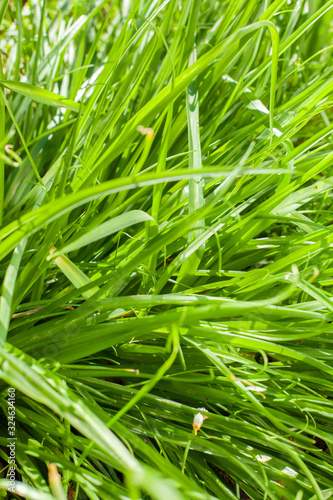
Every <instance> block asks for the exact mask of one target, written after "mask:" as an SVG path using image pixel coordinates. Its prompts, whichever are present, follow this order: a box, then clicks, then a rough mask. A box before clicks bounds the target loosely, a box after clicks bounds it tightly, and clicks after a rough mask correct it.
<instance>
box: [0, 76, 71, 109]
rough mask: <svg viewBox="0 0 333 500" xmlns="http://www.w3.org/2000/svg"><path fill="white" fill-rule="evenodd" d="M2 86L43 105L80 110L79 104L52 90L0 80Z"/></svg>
mask: <svg viewBox="0 0 333 500" xmlns="http://www.w3.org/2000/svg"><path fill="white" fill-rule="evenodd" d="M0 85H1V86H3V87H6V88H7V89H9V90H12V91H14V92H17V93H18V94H21V95H23V96H24V97H29V99H31V100H32V101H35V102H39V103H41V104H46V105H48V106H55V107H57V108H66V109H69V110H71V111H76V112H78V111H79V109H80V104H79V103H77V102H74V101H72V100H71V99H67V97H63V96H62V95H59V94H55V93H54V92H50V90H46V89H42V88H40V87H37V86H36V85H31V84H30V83H23V82H11V81H7V80H0Z"/></svg>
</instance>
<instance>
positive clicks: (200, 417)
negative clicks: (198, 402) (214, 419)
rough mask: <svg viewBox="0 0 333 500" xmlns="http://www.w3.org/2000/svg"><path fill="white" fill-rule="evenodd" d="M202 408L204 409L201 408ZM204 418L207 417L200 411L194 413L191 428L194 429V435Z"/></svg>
mask: <svg viewBox="0 0 333 500" xmlns="http://www.w3.org/2000/svg"><path fill="white" fill-rule="evenodd" d="M202 410H206V409H205V408H202ZM206 411H207V410H206ZM206 418H208V417H207V416H206V415H203V414H202V413H197V414H196V415H194V419H193V429H194V435H195V436H196V435H197V434H198V430H199V429H200V428H201V426H202V424H203V422H204V420H205V419H206Z"/></svg>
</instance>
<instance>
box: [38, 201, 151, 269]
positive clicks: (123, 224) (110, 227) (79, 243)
mask: <svg viewBox="0 0 333 500" xmlns="http://www.w3.org/2000/svg"><path fill="white" fill-rule="evenodd" d="M148 220H154V219H153V218H152V217H151V216H150V215H148V214H146V213H145V212H143V211H142V210H132V211H130V212H126V213H124V214H122V215H119V216H118V217H114V218H113V219H111V220H108V221H106V222H104V223H103V224H100V225H99V226H98V227H95V228H94V229H92V230H91V231H87V232H86V233H85V234H84V235H83V236H81V237H79V238H77V239H75V240H71V241H70V242H69V243H68V245H66V246H64V247H63V248H61V249H59V250H58V251H57V252H54V253H53V254H52V255H49V256H48V257H47V260H51V259H54V258H55V257H58V256H59V255H61V254H64V253H68V252H72V251H73V250H77V249H78V248H81V247H84V246H86V245H88V244H89V243H92V242H93V241H97V240H100V239H102V238H105V237H106V236H110V235H111V234H114V233H117V232H118V231H121V230H122V229H125V228H127V227H129V226H132V225H134V224H138V223H140V222H145V221H148Z"/></svg>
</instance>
